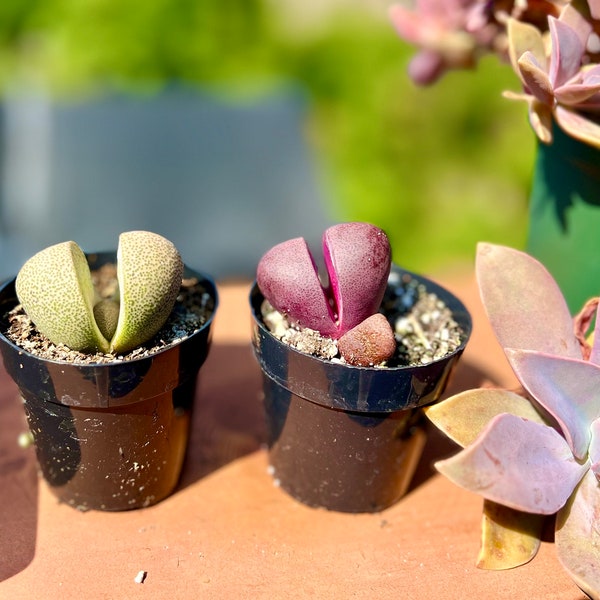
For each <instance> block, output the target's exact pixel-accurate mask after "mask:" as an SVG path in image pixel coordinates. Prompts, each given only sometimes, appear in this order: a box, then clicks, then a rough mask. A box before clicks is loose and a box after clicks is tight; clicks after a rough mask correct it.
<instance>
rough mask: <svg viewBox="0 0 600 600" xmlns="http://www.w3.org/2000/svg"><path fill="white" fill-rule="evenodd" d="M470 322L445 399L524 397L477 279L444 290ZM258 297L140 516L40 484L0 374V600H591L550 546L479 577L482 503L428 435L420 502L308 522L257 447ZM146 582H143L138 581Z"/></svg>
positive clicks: (417, 492) (417, 493) (223, 345)
mask: <svg viewBox="0 0 600 600" xmlns="http://www.w3.org/2000/svg"><path fill="white" fill-rule="evenodd" d="M436 279H437V280H438V281H439V282H440V283H442V284H445V285H446V286H447V287H449V288H450V289H451V290H452V291H453V292H454V293H456V294H457V295H458V296H459V297H460V298H461V299H462V300H463V301H464V302H465V303H466V304H467V306H468V308H469V309H470V310H471V312H472V314H473V317H474V323H475V328H474V333H473V336H472V339H471V342H470V344H469V346H468V347H467V350H466V352H465V354H464V357H463V360H462V361H461V364H460V366H459V367H458V369H457V370H456V371H455V374H454V377H453V380H452V382H451V385H450V388H449V389H448V391H447V393H452V392H455V391H458V390H460V389H466V388H469V387H475V386H477V385H479V384H480V383H482V382H483V381H486V380H490V381H493V382H495V383H497V384H502V385H509V386H512V385H514V382H513V379H512V375H511V373H510V370H509V369H508V367H507V365H506V362H505V359H504V356H503V354H502V352H501V350H500V349H499V347H498V346H497V345H496V343H495V340H494V338H493V336H492V335H491V332H490V330H489V328H488V325H487V322H486V320H485V318H484V316H483V313H482V308H481V306H480V304H479V301H478V297H477V293H476V288H475V284H474V281H473V280H472V277H471V275H461V273H460V272H459V273H453V274H446V275H445V276H444V277H437V278H436ZM249 287H250V286H249V284H248V285H245V284H244V285H236V284H224V285H221V286H219V289H220V294H221V304H220V310H219V312H218V315H217V318H216V322H215V332H214V333H215V336H214V344H213V347H212V351H211V354H210V356H209V359H208V361H207V363H206V364H205V366H204V367H203V370H202V379H201V385H200V390H199V396H198V403H197V410H196V414H195V418H194V423H193V429H192V437H191V448H190V453H189V458H188V462H187V463H186V467H185V470H184V475H183V479H182V482H181V485H180V487H179V488H178V490H177V492H176V493H175V494H174V495H173V496H171V497H170V498H168V499H167V500H165V501H163V502H162V503H161V504H159V505H157V506H154V507H150V508H146V509H141V510H137V511H132V512H124V513H102V512H94V511H90V512H87V513H80V512H77V511H76V510H74V509H72V508H70V507H68V506H65V505H60V504H58V503H57V501H56V500H55V498H54V496H52V494H51V493H50V491H49V490H48V488H47V486H46V484H45V483H44V482H43V481H38V478H37V476H36V466H35V458H34V454H33V450H32V449H31V448H29V449H23V448H21V447H19V445H18V443H17V438H18V435H19V433H21V432H23V431H25V430H26V425H25V422H24V417H23V415H22V408H21V406H20V402H19V399H18V396H17V394H16V391H15V387H14V385H13V384H12V383H11V382H10V381H9V380H8V378H7V376H6V374H5V373H4V371H3V370H2V371H0V490H1V491H0V494H1V498H2V510H1V511H0V540H1V544H2V551H1V553H0V598H2V599H4V598H6V599H15V600H18V599H27V600H29V599H32V598H44V599H53V598H78V599H79V598H86V599H87V598H92V599H105V598H106V599H128V598H142V597H143V598H169V599H185V598H203V599H209V598H219V599H222V598H319V599H320V598H344V599H347V598H377V599H380V598H382V599H386V598H394V599H398V598H401V599H413V598H414V599H423V598H442V599H445V598H448V599H462V598H470V597H472V598H519V599H524V598H527V599H531V598H544V599H546V600H550V599H554V598H556V599H558V598H560V599H565V600H578V599H581V598H583V597H584V596H583V594H582V593H581V592H579V590H578V589H577V588H576V586H575V585H574V584H573V583H572V582H571V580H570V579H569V578H568V577H567V575H566V574H564V573H563V571H562V569H561V568H560V566H559V564H558V562H557V559H556V555H555V548H554V545H553V544H552V542H551V541H548V542H544V543H543V545H542V548H541V551H540V553H539V555H538V557H537V558H536V559H535V560H534V561H533V562H531V563H530V564H529V565H526V566H524V567H521V568H519V569H514V570H511V571H504V572H488V571H481V570H478V569H476V568H475V566H474V561H475V557H476V555H477V551H478V547H479V521H480V514H481V504H482V503H481V500H480V499H479V498H478V497H476V496H474V495H472V494H470V493H468V492H465V491H463V490H461V489H459V488H457V487H456V486H454V485H453V484H451V483H449V482H448V481H447V480H445V479H443V478H442V477H441V476H439V475H435V474H434V473H433V471H432V470H431V462H432V461H433V460H434V459H436V458H439V457H442V456H445V455H448V454H450V453H453V452H454V451H455V449H454V448H453V447H452V446H451V445H450V443H449V442H447V441H446V440H445V439H444V438H443V436H441V435H440V434H438V433H437V432H436V431H432V432H431V435H430V438H429V442H428V445H427V449H426V454H425V456H424V457H423V460H422V461H421V464H420V466H419V470H418V473H417V477H416V479H415V481H414V483H413V485H412V488H411V491H410V493H409V494H408V495H407V496H406V497H405V498H404V499H403V500H401V501H400V502H399V503H398V504H396V505H395V506H393V507H392V508H390V509H388V510H386V511H384V512H381V513H378V514H363V515H349V514H341V513H333V512H326V511H323V510H318V509H311V508H307V507H305V506H303V505H301V504H299V503H297V502H296V501H294V500H292V499H291V498H290V497H288V496H287V495H286V494H285V493H284V492H283V491H282V490H280V489H278V488H277V487H275V486H274V485H273V482H272V480H271V478H270V477H269V475H268V473H267V456H266V452H265V450H264V448H262V447H261V442H262V439H263V422H262V413H261V410H262V409H261V404H260V373H259V369H258V366H257V364H256V363H255V361H254V358H253V356H252V354H251V350H250V316H249V311H248V309H247V293H248V291H249ZM140 571H145V572H146V573H147V575H146V578H145V580H144V582H143V583H136V582H135V581H134V578H135V577H136V575H137V574H138V572H140Z"/></svg>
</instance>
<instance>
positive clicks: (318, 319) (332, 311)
mask: <svg viewBox="0 0 600 600" xmlns="http://www.w3.org/2000/svg"><path fill="white" fill-rule="evenodd" d="M323 255H324V260H325V267H326V270H327V275H328V279H329V285H328V286H327V287H324V286H323V284H322V283H321V280H320V278H319V274H318V270H317V267H316V264H315V260H314V258H313V256H312V255H311V253H310V250H309V249H308V245H307V243H306V241H305V240H304V239H303V238H294V239H291V240H288V241H286V242H282V243H281V244H278V245H276V246H274V247H273V248H271V249H270V250H269V251H268V252H267V253H266V254H265V255H264V256H263V257H262V258H261V260H260V262H259V264H258V269H257V276H256V279H257V283H258V287H259V288H260V290H261V292H262V294H263V295H264V297H265V299H266V300H267V301H268V302H269V303H270V304H271V305H272V306H273V307H274V308H275V309H276V310H278V311H279V312H280V313H282V314H284V315H285V316H286V317H287V318H288V320H289V321H290V322H291V323H292V324H294V325H297V326H300V327H306V328H309V329H313V330H315V331H318V332H319V333H321V335H323V336H326V337H330V338H333V339H337V340H340V344H339V349H340V352H342V356H344V358H346V359H347V361H348V362H350V363H351V364H354V365H359V366H368V365H371V364H375V363H379V362H382V361H384V360H386V359H388V358H389V357H390V356H391V355H392V354H393V352H394V350H395V341H394V334H393V332H392V331H391V328H390V326H389V324H387V322H386V325H387V329H386V328H385V327H384V326H382V322H381V320H378V319H376V320H374V321H373V320H371V321H367V319H368V318H369V317H371V316H373V315H375V314H376V313H377V312H378V310H379V307H380V306H381V301H382V299H383V295H384V293H385V289H386V286H387V280H388V276H389V273H390V267H391V249H390V243H389V240H388V237H387V235H386V234H385V232H384V231H383V230H381V229H379V228H378V227H375V226H374V225H371V224H369V223H360V222H352V223H341V224H338V225H334V226H333V227H330V228H329V229H327V230H326V231H325V233H324V234H323ZM359 326H360V327H359ZM342 340H343V341H342ZM367 346H368V347H369V350H368V352H367V351H366V348H367ZM361 347H362V348H363V350H362V351H361ZM346 350H347V352H345V351H346ZM344 353H345V354H344Z"/></svg>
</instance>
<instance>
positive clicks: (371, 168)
mask: <svg viewBox="0 0 600 600" xmlns="http://www.w3.org/2000/svg"><path fill="white" fill-rule="evenodd" d="M298 2H300V0H298ZM296 4H298V3H296ZM301 4H302V3H301V2H300V7H301ZM337 4H338V6H339V7H340V8H339V10H338V11H337V12H336V11H333V12H330V13H327V12H325V13H324V15H323V16H322V18H320V19H315V22H314V23H312V24H310V23H309V24H306V23H304V24H303V25H302V26H301V27H300V26H296V25H297V23H296V21H297V15H298V14H299V13H298V12H297V11H296V12H294V11H293V10H291V9H292V8H293V6H294V3H290V2H281V1H280V2H273V0H130V1H129V2H126V3H124V2H122V1H121V0H86V1H85V2H82V1H81V0H46V1H44V0H2V3H0V85H1V86H2V87H3V88H4V89H7V88H10V87H14V86H23V85H25V86H37V87H42V88H43V89H44V90H46V91H47V92H50V93H52V94H54V95H55V96H56V97H58V98H63V99H78V100H80V99H81V98H82V97H85V96H86V95H89V94H96V93H103V92H106V91H114V90H117V91H125V92H128V93H155V92H158V91H160V89H161V88H162V87H164V86H166V85H170V84H172V83H173V82H185V83H187V84H191V85H198V86H202V88H203V89H204V90H205V89H207V88H208V89H212V90H214V91H215V92H216V93H220V94H222V95H223V97H224V98H227V99H229V100H231V99H233V98H235V99H236V101H255V100H256V99H257V98H260V96H261V95H262V94H266V93H269V92H272V91H274V90H278V89H280V88H281V87H284V86H286V85H290V84H291V85H295V86H299V87H300V88H301V89H302V90H304V93H305V94H306V97H307V100H308V106H309V110H308V114H307V139H308V140H309V143H310V145H311V148H312V149H313V150H314V153H315V156H316V157H317V158H318V160H315V164H316V166H317V167H316V168H317V170H318V173H319V176H320V178H321V181H322V183H323V188H324V189H325V190H326V196H327V198H328V199H330V207H329V208H330V213H331V216H332V218H333V219H335V220H353V219H356V220H367V221H370V222H373V223H376V224H378V225H380V226H381V227H383V228H384V229H385V230H386V231H387V232H388V233H389V235H390V237H391V240H392V244H393V248H394V259H395V260H396V262H399V263H401V264H402V265H404V266H406V267H408V268H411V269H414V270H419V271H423V270H425V271H431V270H435V269H439V268H441V267H442V266H443V265H444V264H445V263H449V262H452V261H455V260H456V259H457V258H463V259H464V258H467V259H472V257H473V256H474V250H475V244H476V242H477V241H478V240H482V239H485V240H488V241H494V242H498V243H506V244H509V245H513V246H521V245H522V244H523V240H524V236H525V227H526V196H527V193H528V182H529V178H530V174H531V168H532V163H533V152H534V140H533V135H532V134H531V132H530V131H529V127H528V124H527V122H526V115H525V112H524V110H523V106H521V105H517V104H513V103H511V102H510V101H508V100H505V99H503V98H502V97H501V91H502V90H503V89H510V88H513V89H515V88H516V85H517V82H516V78H515V76H514V75H513V74H512V71H511V69H510V67H509V66H507V65H501V64H498V63H497V61H496V59H495V58H490V59H488V60H485V61H483V62H482V64H481V65H480V67H479V68H478V70H477V72H460V73H452V74H449V75H447V76H446V77H445V78H444V79H443V80H442V81H441V82H439V83H437V84H436V85H435V86H433V87H431V88H428V89H419V88H416V87H415V86H414V85H413V84H412V83H411V82H410V81H409V79H408V77H407V75H406V65H407V63H408V59H409V58H410V56H411V54H412V52H413V51H412V49H411V48H409V47H408V46H406V45H405V44H404V43H403V42H402V41H401V40H399V39H398V38H397V36H396V35H395V32H394V31H393V27H392V26H391V24H390V23H389V22H388V20H387V18H386V15H385V8H384V7H382V9H381V10H377V9H376V8H374V6H373V5H369V7H367V6H366V5H365V6H361V5H360V4H357V3H356V2H353V3H351V2H347V3H346V4H341V3H339V2H338V3H337ZM286 7H288V8H289V9H290V10H289V11H287V10H286Z"/></svg>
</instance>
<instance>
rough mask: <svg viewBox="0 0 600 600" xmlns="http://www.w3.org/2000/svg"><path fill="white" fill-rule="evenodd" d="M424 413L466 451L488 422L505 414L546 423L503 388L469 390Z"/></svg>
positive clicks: (523, 401)
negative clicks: (466, 447) (465, 448)
mask: <svg viewBox="0 0 600 600" xmlns="http://www.w3.org/2000/svg"><path fill="white" fill-rule="evenodd" d="M424 410H425V414H426V415H427V417H428V418H429V419H430V420H431V421H432V422H433V423H434V425H435V426H436V427H438V428H439V429H440V430H441V431H443V432H444V433H445V434H446V435H447V436H448V437H449V438H450V439H451V440H453V441H455V442H456V443H457V444H459V445H460V446H462V447H463V448H464V447H465V446H468V445H469V444H471V443H473V442H474V441H475V439H476V438H477V436H478V435H479V434H480V433H481V431H482V430H483V429H484V428H485V427H486V426H487V425H488V423H489V422H490V421H491V420H492V419H493V418H494V417H496V416H498V415H500V414H502V413H511V414H513V415H516V416H519V417H522V418H524V419H528V420H530V421H533V422H535V423H540V424H545V423H547V422H546V421H545V420H544V418H543V417H542V415H540V413H539V412H538V411H536V410H535V408H534V407H533V406H532V404H531V402H529V400H527V399H526V398H523V396H519V395H518V394H516V393H514V392H510V391H508V390H500V389H486V388H483V389H477V390H467V391H466V392H460V393H458V394H455V395H454V396H452V397H450V398H448V399H447V400H444V401H443V402H438V403H437V404H432V405H431V406H428V407H426V408H425V409H424Z"/></svg>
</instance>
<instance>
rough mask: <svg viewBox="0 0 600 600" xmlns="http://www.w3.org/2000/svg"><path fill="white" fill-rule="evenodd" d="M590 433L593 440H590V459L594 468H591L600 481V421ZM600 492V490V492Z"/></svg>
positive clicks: (592, 427)
mask: <svg viewBox="0 0 600 600" xmlns="http://www.w3.org/2000/svg"><path fill="white" fill-rule="evenodd" d="M590 432H591V434H592V439H591V440H590V447H589V450H588V452H589V457H590V462H591V463H592V466H591V467H590V468H591V470H592V472H593V473H594V475H595V476H596V479H598V481H600V419H596V420H595V421H594V422H593V423H592V425H591V427H590ZM599 491H600V490H599Z"/></svg>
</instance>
